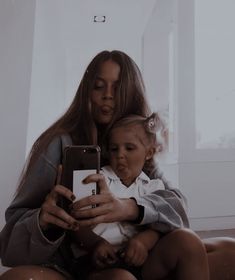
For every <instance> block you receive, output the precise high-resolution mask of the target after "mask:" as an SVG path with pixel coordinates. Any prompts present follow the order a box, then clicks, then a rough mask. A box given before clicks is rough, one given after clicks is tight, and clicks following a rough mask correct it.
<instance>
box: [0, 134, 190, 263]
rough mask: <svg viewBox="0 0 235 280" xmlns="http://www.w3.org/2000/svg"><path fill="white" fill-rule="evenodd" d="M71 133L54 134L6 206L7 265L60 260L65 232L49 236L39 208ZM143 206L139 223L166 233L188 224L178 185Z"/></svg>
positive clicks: (1, 240) (0, 239)
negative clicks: (42, 226)
mask: <svg viewBox="0 0 235 280" xmlns="http://www.w3.org/2000/svg"><path fill="white" fill-rule="evenodd" d="M71 144H72V140H71V138H70V137H69V136H68V135H61V136H60V137H57V138H55V139H54V140H53V141H52V142H51V143H50V145H49V146H48V148H47V150H46V151H45V152H44V153H43V154H42V155H41V156H40V157H39V159H38V160H37V162H36V163H35V164H34V166H33V167H32V170H31V172H30V174H29V175H28V176H27V177H26V180H25V182H24V184H23V186H22V188H21V189H20V191H19V192H18V194H17V195H16V197H15V199H14V200H13V201H12V203H11V205H10V206H9V207H8V208H7V210H6V213H5V217H6V224H5V226H4V228H3V230H2V231H1V233H0V250H1V251H0V252H1V260H2V264H3V265H6V266H16V265H27V264H30V265H33V264H46V263H51V262H54V263H55V264H56V263H57V262H59V261H60V262H61V259H62V255H63V250H61V248H62V247H63V243H64V240H65V236H66V233H65V232H64V231H61V234H60V235H59V237H58V238H57V239H56V240H53V241H52V240H49V239H48V238H47V237H46V236H45V235H44V234H43V232H42V231H41V229H40V226H39V218H38V216H39V212H40V207H41V205H42V203H43V202H44V200H45V197H46V195H47V194H48V193H49V192H50V191H51V189H52V188H53V187H54V185H55V181H56V174H57V166H58V165H59V164H60V163H61V161H62V158H63V150H64V148H65V146H68V145H71ZM137 203H138V205H141V206H143V209H144V215H143V219H142V221H141V223H140V224H150V223H151V224H152V225H153V228H155V229H156V230H158V231H160V232H163V233H167V232H169V231H172V230H174V229H177V228H181V227H188V226H189V224H188V218H187V215H186V211H185V205H186V204H185V199H184V197H183V196H182V194H181V193H180V191H179V190H178V189H169V187H166V190H159V191H157V192H156V193H154V194H150V195H146V196H145V197H142V198H141V199H139V200H138V201H137Z"/></svg>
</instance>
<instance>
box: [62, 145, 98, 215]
mask: <svg viewBox="0 0 235 280" xmlns="http://www.w3.org/2000/svg"><path fill="white" fill-rule="evenodd" d="M99 170H100V147H99V146H97V145H88V146H87V145H86V146H83V145H82V146H68V147H66V148H65V149H64V156H63V161H62V178H61V184H62V185H63V186H65V187H67V188H69V189H70V190H71V191H73V192H74V194H75V196H76V198H77V199H81V198H83V197H85V196H88V195H92V194H96V193H98V192H99V190H98V188H97V186H96V184H95V183H94V184H87V185H84V184H82V180H83V179H84V177H86V176H87V175H89V174H93V173H99ZM69 203H70V202H69V201H66V200H65V199H63V201H62V205H61V206H62V207H63V208H64V209H66V210H67V209H68V204H69Z"/></svg>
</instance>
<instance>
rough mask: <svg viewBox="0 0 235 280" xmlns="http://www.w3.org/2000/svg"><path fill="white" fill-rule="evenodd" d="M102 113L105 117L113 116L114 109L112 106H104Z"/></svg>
mask: <svg viewBox="0 0 235 280" xmlns="http://www.w3.org/2000/svg"><path fill="white" fill-rule="evenodd" d="M101 112H102V113H103V114H104V115H111V114H113V108H112V107H111V106H102V107H101Z"/></svg>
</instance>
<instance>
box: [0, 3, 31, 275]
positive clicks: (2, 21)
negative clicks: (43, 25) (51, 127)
mask: <svg viewBox="0 0 235 280" xmlns="http://www.w3.org/2000/svg"><path fill="white" fill-rule="evenodd" d="M34 11H35V1H33V0H22V1H20V2H19V1H8V0H1V1H0V38H1V43H0V131H1V136H0V155H1V157H0V186H1V202H0V229H1V228H2V226H3V225H4V221H5V218H4V212H5V209H6V208H7V206H8V205H9V203H10V201H11V200H12V197H13V194H14V192H15V190H16V182H17V180H18V177H19V174H20V172H21V169H22V167H23V163H24V160H25V148H26V134H27V122H28V107H29V93H30V80H31V67H32V49H33V31H34ZM1 271H2V268H0V272H1Z"/></svg>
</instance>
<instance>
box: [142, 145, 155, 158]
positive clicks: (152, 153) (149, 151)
mask: <svg viewBox="0 0 235 280" xmlns="http://www.w3.org/2000/svg"><path fill="white" fill-rule="evenodd" d="M155 153H156V149H155V148H153V147H152V148H149V149H148V151H147V153H146V157H145V160H150V159H151V158H153V156H154V154H155Z"/></svg>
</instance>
